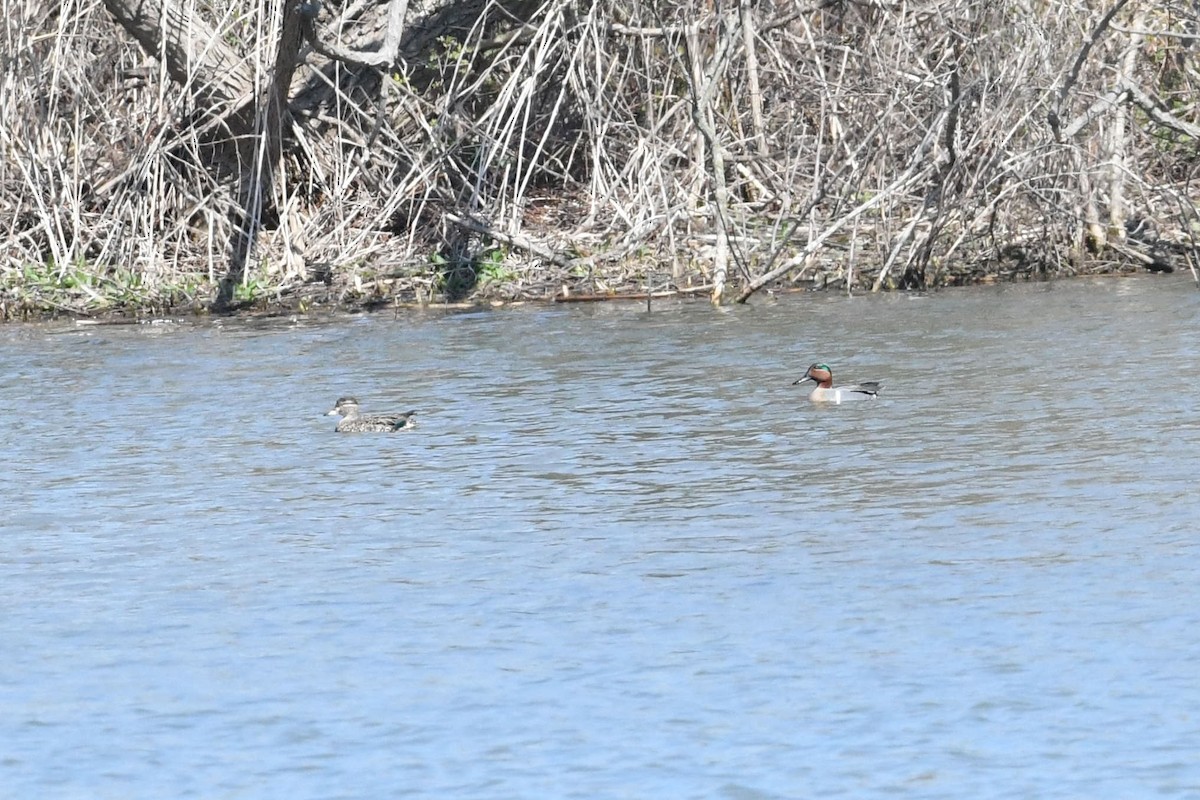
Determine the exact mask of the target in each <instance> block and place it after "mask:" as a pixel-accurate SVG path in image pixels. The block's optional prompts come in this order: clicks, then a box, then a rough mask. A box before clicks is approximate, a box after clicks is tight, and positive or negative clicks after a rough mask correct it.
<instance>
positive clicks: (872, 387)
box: [792, 364, 883, 403]
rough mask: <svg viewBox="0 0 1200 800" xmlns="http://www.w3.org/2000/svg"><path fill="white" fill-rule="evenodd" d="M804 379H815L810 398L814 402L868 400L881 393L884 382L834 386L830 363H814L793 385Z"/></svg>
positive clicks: (802, 381)
mask: <svg viewBox="0 0 1200 800" xmlns="http://www.w3.org/2000/svg"><path fill="white" fill-rule="evenodd" d="M804 381H815V382H816V384H817V387H816V388H815V389H813V390H812V392H810V393H809V395H808V399H809V400H812V401H813V402H814V403H846V402H849V401H851V400H866V399H867V398H872V397H875V395H877V394H879V390H880V389H882V388H883V384H882V383H880V382H879V381H864V382H863V383H856V384H854V385H853V386H839V387H837V388H836V389H835V388H833V370H831V369H830V368H829V365H828V364H813V365H812V366H810V367H809V368H808V371H807V372H805V373H804V375H803V377H801V378H800V379H798V380H797V381H796V382H795V383H793V384H792V386H795V385H796V384H798V383H804Z"/></svg>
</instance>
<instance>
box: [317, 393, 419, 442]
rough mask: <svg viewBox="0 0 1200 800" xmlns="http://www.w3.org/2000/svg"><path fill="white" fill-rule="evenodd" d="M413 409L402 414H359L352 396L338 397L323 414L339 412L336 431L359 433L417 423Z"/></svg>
mask: <svg viewBox="0 0 1200 800" xmlns="http://www.w3.org/2000/svg"><path fill="white" fill-rule="evenodd" d="M416 413H417V412H415V411H405V412H404V413H403V414H360V413H359V411H358V401H357V400H355V399H354V398H353V397H339V398H338V401H337V402H336V403H334V404H333V408H331V409H329V411H328V412H327V413H326V414H325V416H327V417H331V416H333V415H334V414H340V415H341V417H342V418H341V420H339V421H338V424H337V432H338V433H361V432H363V431H387V432H391V431H402V430H406V429H407V428H411V427H413V426H414V425H416V424H417V421H416V420H415V419H413V415H414V414H416Z"/></svg>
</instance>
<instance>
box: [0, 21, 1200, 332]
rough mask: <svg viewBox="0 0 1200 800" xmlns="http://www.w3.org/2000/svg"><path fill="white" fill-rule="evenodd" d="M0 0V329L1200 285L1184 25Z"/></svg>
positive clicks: (1192, 95)
mask: <svg viewBox="0 0 1200 800" xmlns="http://www.w3.org/2000/svg"><path fill="white" fill-rule="evenodd" d="M0 2H2V5H3V11H4V20H3V22H0V25H2V26H3V35H2V38H0V63H2V65H3V66H2V67H0V69H2V70H3V74H0V226H2V233H0V236H2V237H3V239H2V241H3V243H4V244H3V249H2V251H0V258H2V262H0V269H2V270H3V273H2V275H0V303H3V312H4V314H5V315H11V314H13V313H20V312H21V311H23V310H26V309H30V308H45V307H55V306H57V307H61V308H64V309H66V310H70V311H78V312H86V311H89V310H96V309H105V308H112V307H113V306H120V305H122V304H125V305H130V306H155V305H176V304H194V305H203V304H206V303H209V302H216V303H217V305H219V306H225V307H228V306H231V305H237V304H238V303H245V302H254V301H258V300H262V299H264V298H268V299H271V298H273V299H275V300H276V301H278V300H281V299H287V298H291V299H292V300H293V301H295V302H297V303H303V302H305V298H313V297H320V296H322V295H324V296H326V297H332V298H333V299H341V300H352V301H357V302H363V301H366V302H370V301H372V300H379V301H388V300H391V299H416V300H430V299H450V300H454V299H460V298H465V297H471V296H477V297H504V298H524V297H538V298H541V297H548V296H551V295H554V294H556V293H561V292H563V291H568V292H572V293H576V294H578V293H581V292H583V293H603V292H609V291H626V292H628V291H633V290H640V291H658V290H684V291H698V292H705V293H708V294H710V295H711V296H713V297H714V298H716V299H720V298H725V299H742V300H744V299H745V298H746V297H748V296H750V295H751V294H752V293H753V292H754V291H756V290H758V289H760V288H763V287H770V286H776V285H795V284H802V285H811V283H813V282H816V283H819V284H832V285H835V286H838V287H845V288H847V289H852V288H856V287H858V288H870V289H875V290H878V289H881V288H893V287H928V286H937V285H945V284H949V283H955V282H964V281H969V280H977V279H990V278H995V277H1007V276H1013V275H1026V274H1034V273H1044V274H1056V273H1059V272H1063V271H1069V272H1080V271H1092V270H1101V269H1114V268H1131V267H1147V268H1151V269H1170V268H1173V267H1176V266H1181V265H1187V264H1191V265H1194V264H1195V260H1194V256H1195V254H1196V253H1197V248H1196V243H1195V237H1196V235H1197V234H1198V233H1200V221H1198V220H1197V195H1198V192H1197V189H1196V186H1195V181H1196V172H1197V169H1198V165H1200V161H1198V159H1197V148H1198V147H1200V119H1198V116H1200V115H1198V111H1197V107H1196V99H1197V97H1200V93H1198V92H1197V84H1198V83H1200V74H1198V72H1197V64H1196V50H1197V45H1198V42H1200V3H1197V2H1186V1H1185V0H1166V1H1165V2H1164V0H1154V1H1153V2H1151V1H1150V0H1110V2H1109V3H1108V4H1107V5H1104V6H1099V5H1098V4H1093V3H1081V2H1078V0H929V2H895V3H893V2H885V1H884V0H800V1H799V2H797V0H786V1H785V0H759V2H750V0H742V2H740V3H736V2H728V0H726V1H725V2H716V3H711V2H705V3H682V2H665V0H660V1H659V2H653V1H652V2H644V1H643V0H601V2H592V1H591V0H587V2H580V0H544V2H538V1H537V0H449V2H447V3H446V4H444V5H437V6H429V7H420V6H418V5H416V3H415V0H414V3H413V4H412V5H410V4H409V2H407V0H391V1H390V2H371V0H357V2H344V3H338V2H329V3H325V4H324V5H321V4H318V3H316V2H312V1H311V0H309V2H294V1H293V0H289V1H288V2H284V1H283V0H267V2H257V1H255V2H251V0H231V2H227V3H219V4H218V3H212V2H210V0H166V1H165V2H163V3H154V4H147V3H138V2H133V0H104V2H103V3H100V2H98V0H59V2H58V3H57V4H55V3H49V4H47V3H45V2H44V1H43V0H0ZM150 6H153V9H149V8H148V7H150ZM147 15H149V16H147ZM1193 269H1194V267H1193Z"/></svg>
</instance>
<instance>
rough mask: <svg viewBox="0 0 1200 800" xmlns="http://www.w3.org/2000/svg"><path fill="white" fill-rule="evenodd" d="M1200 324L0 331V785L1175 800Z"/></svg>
mask: <svg viewBox="0 0 1200 800" xmlns="http://www.w3.org/2000/svg"><path fill="white" fill-rule="evenodd" d="M1198 313H1200V293H1198V292H1196V291H1195V290H1194V289H1193V288H1191V286H1190V284H1189V283H1188V282H1187V280H1186V279H1182V278H1181V279H1176V278H1158V279H1151V278H1145V279H1127V280H1113V279H1108V280H1097V281H1075V282H1069V283H1059V284H1042V285H1022V286H1008V287H999V288H995V289H973V290H968V291H953V292H944V293H941V294H937V295H932V296H928V297H910V296H903V295H897V296H888V297H869V298H856V299H853V300H846V299H845V298H840V297H832V296H804V297H789V298H785V299H783V300H781V301H779V302H777V303H776V302H769V301H761V302H760V304H759V305H757V306H756V307H752V308H734V309H728V310H722V311H713V310H711V309H709V308H708V307H706V306H703V305H699V304H697V305H688V306H674V305H673V306H663V307H659V308H656V310H655V311H654V312H653V313H651V314H649V315H647V314H646V313H645V312H644V309H642V308H640V307H634V306H615V305H612V306H604V307H587V308H581V307H572V308H550V309H545V308H538V309H514V310H505V311H497V312H487V313H468V314H457V315H436V314H428V315H425V314H420V313H415V314H412V315H411V316H406V317H404V318H401V319H392V318H391V317H389V316H386V315H380V316H372V317H363V318H353V319H345V320H339V321H335V322H329V323H318V322H315V321H302V322H299V323H297V324H274V325H267V326H262V325H258V326H247V325H239V324H236V323H222V324H215V325H191V324H183V325H174V326H159V327H148V326H146V327H139V328H133V329H130V328H91V329H76V328H73V327H70V326H65V325H61V326H31V327H8V328H0V370H2V374H3V375H4V381H3V388H2V389H0V399H2V402H0V408H2V409H3V411H0V414H2V415H3V419H2V420H0V463H2V464H3V465H4V487H5V488H4V500H3V521H2V522H0V609H2V610H3V616H2V617H0V619H2V620H3V621H2V622H0V632H2V633H3V640H4V652H5V655H4V658H3V659H2V660H0V786H3V787H6V788H5V789H4V791H3V792H0V794H6V795H8V796H13V797H41V798H47V797H88V798H105V797H113V798H117V797H119V798H139V797H146V798H150V797H154V798H159V797H164V796H172V797H188V796H191V797H203V798H211V797H226V796H227V797H265V796H280V795H283V794H286V795H287V796H289V797H291V798H293V800H295V799H297V798H322V799H323V800H324V799H325V798H334V797H345V798H378V797H381V796H392V795H396V794H400V793H409V794H414V795H420V796H438V797H478V798H496V797H581V798H596V797H653V796H663V797H679V798H682V797H706V798H707V797H729V798H774V797H831V796H837V795H841V796H848V797H855V798H859V797H876V796H883V795H889V796H895V795H905V796H919V797H947V798H962V797H973V798H985V797H1031V796H1037V797H1064V798H1067V797H1069V798H1076V797H1091V796H1123V797H1135V796H1146V795H1150V794H1154V795H1158V796H1163V797H1195V796H1197V795H1198V794H1200V766H1197V764H1198V763H1200V762H1197V760H1196V759H1195V757H1194V755H1195V753H1194V747H1193V743H1194V742H1195V741H1196V736H1197V734H1198V732H1200V731H1198V725H1200V723H1198V722H1197V714H1196V713H1195V709H1196V708H1198V707H1200V688H1197V687H1198V684H1197V681H1196V679H1195V676H1196V663H1197V656H1198V655H1200V643H1198V641H1197V636H1196V634H1195V631H1196V630H1197V629H1200V610H1198V609H1200V602H1198V601H1200V597H1198V594H1200V589H1198V587H1200V545H1198V544H1197V542H1198V540H1200V538H1198V534H1197V531H1198V530H1200V527H1198V526H1197V518H1198V517H1197V507H1198V504H1197V499H1196V497H1197V495H1196V479H1197V476H1198V475H1200V455H1198V453H1200V417H1198V415H1197V409H1196V401H1195V395H1194V392H1193V389H1194V387H1195V385H1196V383H1197V380H1198V379H1200V359H1198V355H1200V345H1198V341H1200V340H1198V337H1197V334H1196V324H1195V323H1196V319H1197V317H1198ZM817 359H822V360H826V361H828V362H829V363H831V364H832V365H833V366H834V368H835V371H836V373H837V377H838V378H839V379H842V380H847V381H854V380H861V379H875V380H882V381H884V382H885V383H886V388H885V392H884V395H883V397H881V398H880V400H879V401H877V402H874V403H863V404H858V405H853V406H841V407H833V408H823V407H814V406H811V405H810V404H808V403H807V402H805V401H804V400H803V392H802V391H801V387H792V386H791V385H790V383H791V381H792V380H794V379H795V378H796V377H797V376H799V375H800V374H801V373H802V372H803V370H804V368H805V367H806V366H807V364H808V363H809V362H811V361H813V360H817ZM347 393H353V394H356V395H358V397H359V399H360V400H361V401H362V402H363V405H364V408H365V410H367V411H369V410H371V409H372V408H375V409H378V410H406V409H408V408H417V409H419V410H420V412H421V416H420V427H419V428H417V429H416V430H415V431H412V432H409V433H404V434H400V435H394V436H338V435H335V434H333V432H332V428H333V420H332V419H331V418H326V417H323V416H321V414H322V412H324V411H325V410H326V409H328V408H329V406H330V405H331V404H332V402H333V400H334V399H335V398H337V397H338V396H339V395H341V394H347ZM66 765H69V766H66Z"/></svg>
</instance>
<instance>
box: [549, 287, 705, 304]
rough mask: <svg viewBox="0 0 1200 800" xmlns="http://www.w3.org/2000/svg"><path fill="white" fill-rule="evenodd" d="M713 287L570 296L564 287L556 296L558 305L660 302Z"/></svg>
mask: <svg viewBox="0 0 1200 800" xmlns="http://www.w3.org/2000/svg"><path fill="white" fill-rule="evenodd" d="M712 290H713V287H712V285H711V284H708V285H705V286H688V287H685V288H682V289H664V290H662V291H661V292H620V293H597V294H568V293H567V288H566V287H565V286H564V287H563V292H562V294H556V295H554V302H556V303H599V302H603V301H605V300H651V299H653V300H658V299H659V298H665V297H686V296H689V295H694V294H706V293H708V292H711V291H712Z"/></svg>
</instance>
